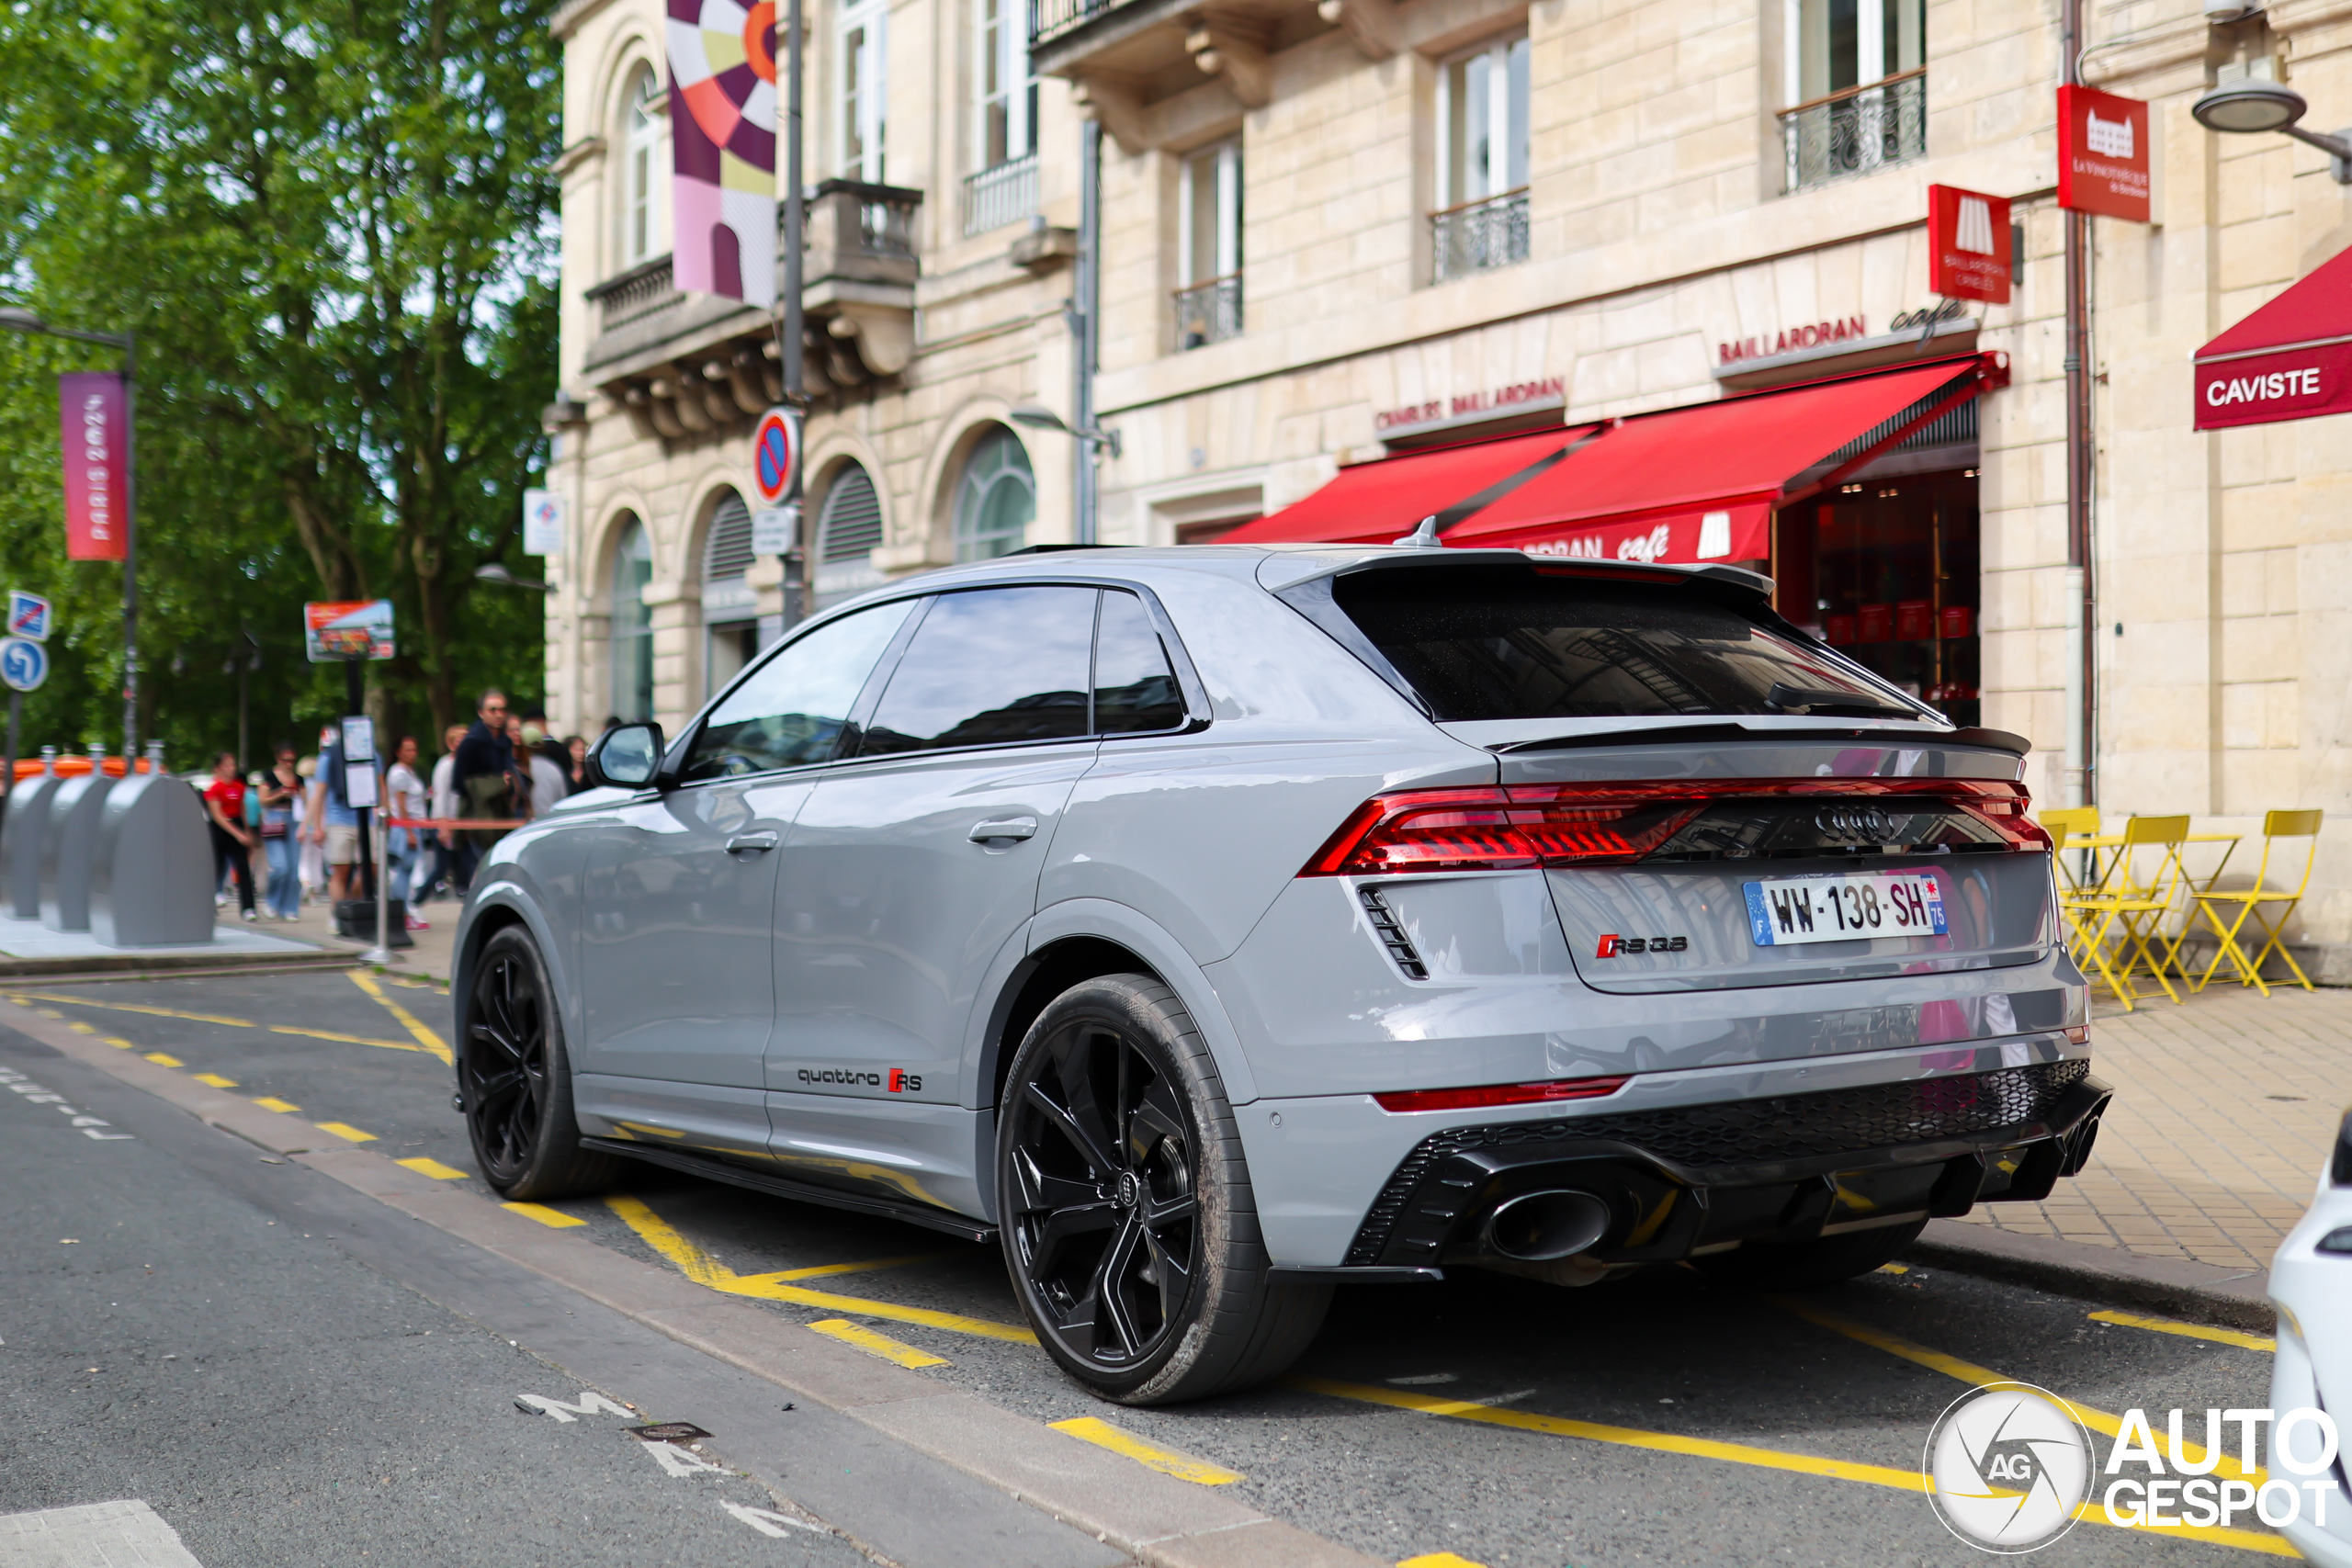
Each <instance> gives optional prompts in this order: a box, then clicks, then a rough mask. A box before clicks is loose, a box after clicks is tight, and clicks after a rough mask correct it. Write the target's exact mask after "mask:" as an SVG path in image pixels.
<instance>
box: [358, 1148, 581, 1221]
mask: <svg viewBox="0 0 2352 1568" xmlns="http://www.w3.org/2000/svg"><path fill="white" fill-rule="evenodd" d="M403 1163H405V1162H403ZM499 1207H500V1208H502V1209H504V1210H505V1211H506V1212H507V1213H512V1214H520V1215H522V1216H523V1217H524V1218H525V1219H526V1220H537V1221H538V1222H539V1224H543V1225H546V1226H547V1227H548V1229H550V1230H559V1231H561V1230H570V1229H571V1227H572V1226H574V1225H584V1224H587V1223H588V1222H587V1221H586V1220H583V1219H582V1218H581V1217H580V1216H579V1215H577V1214H567V1213H564V1212H563V1211H562V1210H561V1209H550V1208H548V1206H547V1205H546V1204H545V1203H501V1204H500V1205H499Z"/></svg>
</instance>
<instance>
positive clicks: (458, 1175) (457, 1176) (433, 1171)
mask: <svg viewBox="0 0 2352 1568" xmlns="http://www.w3.org/2000/svg"><path fill="white" fill-rule="evenodd" d="M392 1163H393V1164H394V1165H396V1166H399V1167H400V1168H401V1169H403V1170H413V1171H414V1172H416V1173H417V1175H419V1176H429V1177H431V1178H433V1179H434V1180H435V1181H460V1180H463V1179H465V1176H466V1173H465V1172H464V1171H462V1170H459V1169H458V1168H456V1167H455V1166H447V1165H443V1164H442V1163H441V1162H440V1161H439V1160H437V1159H435V1158H433V1157H432V1156H429V1155H419V1156H416V1157H415V1158H414V1159H396V1160H394V1161H393V1162H392ZM565 1217H566V1218H570V1216H569V1215H566V1216H565Z"/></svg>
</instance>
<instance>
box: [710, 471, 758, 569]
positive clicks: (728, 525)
mask: <svg viewBox="0 0 2352 1568" xmlns="http://www.w3.org/2000/svg"><path fill="white" fill-rule="evenodd" d="M749 570H752V509H751V507H749V506H748V505H746V504H744V501H743V498H742V497H741V496H740V495H738V494H736V493H735V492H734V491H731V490H730V491H727V492H726V493H725V494H723V495H721V496H720V497H719V498H718V505H716V506H714V507H712V508H711V509H710V533H709V535H708V536H707V537H706V538H705V539H704V540H703V546H702V585H703V589H704V592H706V593H707V592H709V589H710V586H711V584H713V583H715V582H724V581H727V580H728V579H729V578H740V577H741V576H742V575H743V574H744V573H745V572H747V571H749Z"/></svg>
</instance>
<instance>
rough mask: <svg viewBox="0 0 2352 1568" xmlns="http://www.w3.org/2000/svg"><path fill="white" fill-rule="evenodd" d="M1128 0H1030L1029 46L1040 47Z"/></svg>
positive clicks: (1115, 8) (1113, 9)
mask: <svg viewBox="0 0 2352 1568" xmlns="http://www.w3.org/2000/svg"><path fill="white" fill-rule="evenodd" d="M1124 4H1125V0H1029V47H1030V48H1032V49H1035V48H1036V47H1037V46H1038V45H1039V44H1041V43H1046V42H1049V41H1050V40H1052V39H1057V38H1059V37H1061V36H1062V35H1063V34H1064V33H1067V32H1075V31H1076V30H1077V29H1079V28H1082V27H1084V26H1085V25H1086V24H1087V23H1089V22H1091V21H1092V20H1093V19H1094V18H1095V17H1099V16H1102V15H1103V13H1104V12H1106V11H1115V10H1117V9H1118V8H1119V6H1122V5H1124Z"/></svg>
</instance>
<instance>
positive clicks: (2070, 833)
mask: <svg viewBox="0 0 2352 1568" xmlns="http://www.w3.org/2000/svg"><path fill="white" fill-rule="evenodd" d="M2040 820H2041V830H2042V831H2043V832H2045V833H2047V834H2049V835H2050V842H2051V845H2052V863H2054V864H2055V865H2056V866H2057V868H2058V880H2059V883H2060V889H2059V890H2060V891H2061V892H2064V893H2090V892H2095V891H2097V884H2098V874H2097V872H2096V869H2095V868H2096V867H2097V866H2098V852H2097V851H2095V850H2081V849H2079V847H2078V849H2077V852H2079V853H2081V855H2082V856H2083V861H2082V864H2083V866H2084V868H2085V870H2086V873H2087V874H2088V879H2087V881H2086V878H2085V877H2082V876H2077V875H2075V873H2074V872H2073V871H2072V870H2071V869H2070V868H2069V863H2068V861H2067V859H2066V855H2067V849H2066V840H2068V839H2077V838H2079V839H2095V838H2097V837H2098V807H2096V806H2058V807H2051V808H2050V809H2049V810H2047V811H2044V812H2043V813H2042V814H2041V818H2040Z"/></svg>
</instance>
